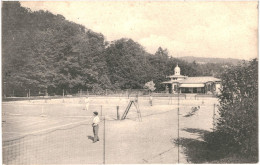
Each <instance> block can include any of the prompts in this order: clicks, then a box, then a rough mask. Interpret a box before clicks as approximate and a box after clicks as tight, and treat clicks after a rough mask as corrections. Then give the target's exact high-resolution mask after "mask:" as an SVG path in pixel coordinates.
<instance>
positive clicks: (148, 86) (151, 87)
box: [144, 81, 156, 92]
mask: <svg viewBox="0 0 260 165" xmlns="http://www.w3.org/2000/svg"><path fill="white" fill-rule="evenodd" d="M144 89H148V90H149V91H151V92H153V91H154V90H155V89H156V88H155V84H154V82H153V81H149V82H147V83H145V85H144Z"/></svg>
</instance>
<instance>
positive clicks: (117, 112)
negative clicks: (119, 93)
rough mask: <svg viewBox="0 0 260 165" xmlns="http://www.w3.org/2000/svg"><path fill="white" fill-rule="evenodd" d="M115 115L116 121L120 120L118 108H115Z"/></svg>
mask: <svg viewBox="0 0 260 165" xmlns="http://www.w3.org/2000/svg"><path fill="white" fill-rule="evenodd" d="M116 114H117V120H120V115H119V106H116Z"/></svg>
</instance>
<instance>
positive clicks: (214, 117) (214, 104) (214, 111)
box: [213, 103, 216, 132]
mask: <svg viewBox="0 0 260 165" xmlns="http://www.w3.org/2000/svg"><path fill="white" fill-rule="evenodd" d="M215 107H216V104H215V103H214V107H213V132H215Z"/></svg>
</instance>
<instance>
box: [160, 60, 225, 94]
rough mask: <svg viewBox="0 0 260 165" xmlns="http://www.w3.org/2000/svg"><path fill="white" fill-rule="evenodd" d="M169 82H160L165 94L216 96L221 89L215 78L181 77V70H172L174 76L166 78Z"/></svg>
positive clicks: (218, 81)
mask: <svg viewBox="0 0 260 165" xmlns="http://www.w3.org/2000/svg"><path fill="white" fill-rule="evenodd" d="M167 78H169V79H170V80H168V81H165V82H162V84H165V89H166V92H167V93H178V92H179V93H197V94H198V93H201V94H215V95H216V94H218V93H219V92H220V88H221V80H220V79H218V78H215V77H211V76H207V77H188V76H184V75H181V69H180V67H179V66H178V64H177V66H176V67H175V68H174V75H170V76H167Z"/></svg>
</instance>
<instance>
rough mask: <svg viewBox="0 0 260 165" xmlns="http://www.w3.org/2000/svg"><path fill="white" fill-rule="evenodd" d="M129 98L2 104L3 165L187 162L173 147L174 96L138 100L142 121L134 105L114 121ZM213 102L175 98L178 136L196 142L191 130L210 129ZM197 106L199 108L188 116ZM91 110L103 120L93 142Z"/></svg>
mask: <svg viewBox="0 0 260 165" xmlns="http://www.w3.org/2000/svg"><path fill="white" fill-rule="evenodd" d="M131 99H133V98H130V99H128V98H127V97H90V107H89V111H86V110H83V108H84V106H85V104H84V101H83V100H84V98H80V97H78V98H66V99H64V100H63V99H50V98H49V99H42V100H31V101H28V100H25V101H12V102H3V104H2V110H3V119H2V125H3V130H2V132H3V161H4V162H3V163H4V164H65V163H66V164H68V163H69V164H86V163H88V164H93V163H94V164H102V163H106V164H112V163H117V164H120V163H135V164H139V163H178V162H179V163H189V161H188V160H189V158H188V157H187V155H186V154H185V148H182V147H181V146H180V147H179V149H178V145H176V143H175V141H176V140H177V139H178V115H177V114H178V98H177V97H174V98H168V97H154V98H153V106H150V104H149V97H139V100H138V103H139V108H140V111H141V115H142V121H139V118H138V115H137V112H136V109H135V108H134V107H131V109H130V111H129V113H128V114H127V117H126V119H125V120H117V106H118V107H119V115H120V116H121V115H122V114H123V113H124V111H125V109H126V107H127V105H128V102H129V100H131ZM214 104H217V99H216V98H197V99H195V98H194V97H191V98H189V97H187V98H186V99H185V98H184V97H181V98H179V137H180V138H192V139H200V135H199V133H197V132H196V131H191V130H205V131H212V129H213V113H214ZM195 106H200V109H199V110H198V111H196V112H195V113H194V114H192V115H189V114H190V113H191V111H192V107H195ZM215 108H216V107H215ZM93 111H97V112H99V116H100V118H101V119H102V121H101V123H100V128H99V137H100V141H99V142H97V143H92V138H93V132H92V127H91V121H92V119H91V118H92V113H93ZM216 111H217V110H216V109H215V112H216ZM104 119H105V121H104ZM104 127H105V129H104ZM178 151H179V154H178Z"/></svg>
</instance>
